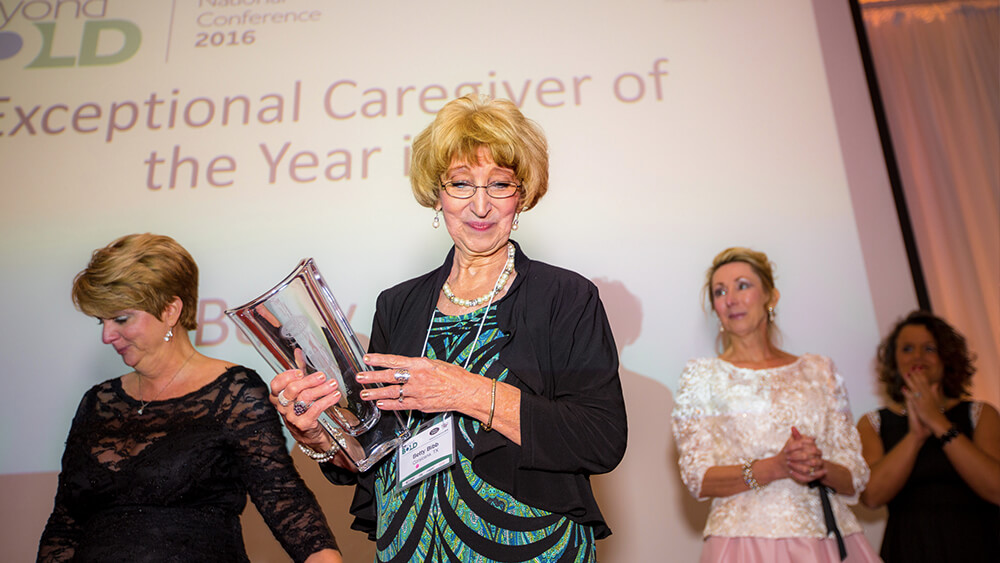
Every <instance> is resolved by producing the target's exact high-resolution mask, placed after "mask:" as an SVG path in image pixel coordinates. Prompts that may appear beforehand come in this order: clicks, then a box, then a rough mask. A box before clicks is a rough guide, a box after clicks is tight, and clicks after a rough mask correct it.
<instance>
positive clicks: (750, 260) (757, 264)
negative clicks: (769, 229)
mask: <svg viewBox="0 0 1000 563" xmlns="http://www.w3.org/2000/svg"><path fill="white" fill-rule="evenodd" d="M733 262H743V263H744V264H748V265H749V266H750V268H751V269H753V271H754V273H755V274H757V277H758V278H760V281H761V289H762V290H763V292H764V294H765V295H768V296H771V295H773V294H774V289H775V285H774V263H773V262H771V261H770V260H769V259H768V258H767V254H764V253H763V252H758V251H756V250H752V249H750V248H745V247H742V246H733V247H730V248H727V249H725V250H723V251H722V252H720V253H718V254H716V255H715V258H713V259H712V266H711V267H710V268H709V269H708V270H706V271H705V285H704V286H702V288H701V293H702V299H703V300H704V302H705V305H706V306H707V307H708V310H709V311H711V310H713V309H714V307H713V305H712V301H713V300H712V276H714V275H715V272H717V271H718V270H719V268H721V267H723V266H725V265H726V264H731V263H733ZM719 336H720V338H721V347H722V349H723V350H725V349H726V348H728V347H729V334H728V333H721V334H720V335H719ZM767 337H768V340H770V342H771V344H774V345H775V346H777V341H778V339H779V332H778V327H777V326H775V324H774V322H773V321H770V320H769V321H768V323H767Z"/></svg>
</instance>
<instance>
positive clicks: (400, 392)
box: [396, 385, 403, 403]
mask: <svg viewBox="0 0 1000 563" xmlns="http://www.w3.org/2000/svg"><path fill="white" fill-rule="evenodd" d="M396 400H397V401H399V402H400V403H402V402H403V386H402V385H400V386H399V396H398V397H396Z"/></svg>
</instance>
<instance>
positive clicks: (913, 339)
mask: <svg viewBox="0 0 1000 563" xmlns="http://www.w3.org/2000/svg"><path fill="white" fill-rule="evenodd" d="M896 368H897V369H898V370H899V373H901V374H903V373H916V372H922V373H923V374H924V375H925V376H926V377H927V382H928V383H938V382H939V381H941V378H942V376H943V375H944V364H943V363H941V356H940V355H939V354H938V346H937V342H935V340H934V335H933V334H931V331H929V330H927V327H925V326H923V325H918V324H911V325H906V326H904V327H903V328H902V329H901V330H900V331H899V336H897V337H896Z"/></svg>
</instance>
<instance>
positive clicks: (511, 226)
mask: <svg viewBox="0 0 1000 563" xmlns="http://www.w3.org/2000/svg"><path fill="white" fill-rule="evenodd" d="M520 218H521V212H520V211H519V212H517V213H515V214H514V222H513V223H511V224H510V230H512V231H516V230H517V220H518V219H520Z"/></svg>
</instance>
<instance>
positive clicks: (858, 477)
mask: <svg viewBox="0 0 1000 563" xmlns="http://www.w3.org/2000/svg"><path fill="white" fill-rule="evenodd" d="M827 361H828V362H829V371H828V373H829V386H830V408H829V409H828V410H827V420H826V432H824V434H823V436H822V439H818V440H817V442H818V445H819V447H820V448H821V449H822V450H823V453H824V455H826V457H827V459H829V460H830V461H832V462H834V463H838V464H840V465H843V466H844V467H846V468H847V470H848V471H850V472H851V482H852V484H853V485H854V494H853V495H850V496H847V495H841V496H843V497H844V500H845V501H846V502H847V503H848V504H857V502H858V496H859V495H860V494H861V491H862V490H864V488H865V485H867V484H868V478H869V477H870V475H871V471H870V469H869V468H868V464H867V463H865V459H864V458H863V457H862V456H861V435H860V434H858V429H857V427H855V426H854V416H853V415H852V414H851V405H850V402H849V401H848V399H847V388H846V387H845V386H844V379H843V378H842V377H841V376H840V374H839V373H838V372H837V368H836V367H834V365H833V362H832V361H829V360H827Z"/></svg>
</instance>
